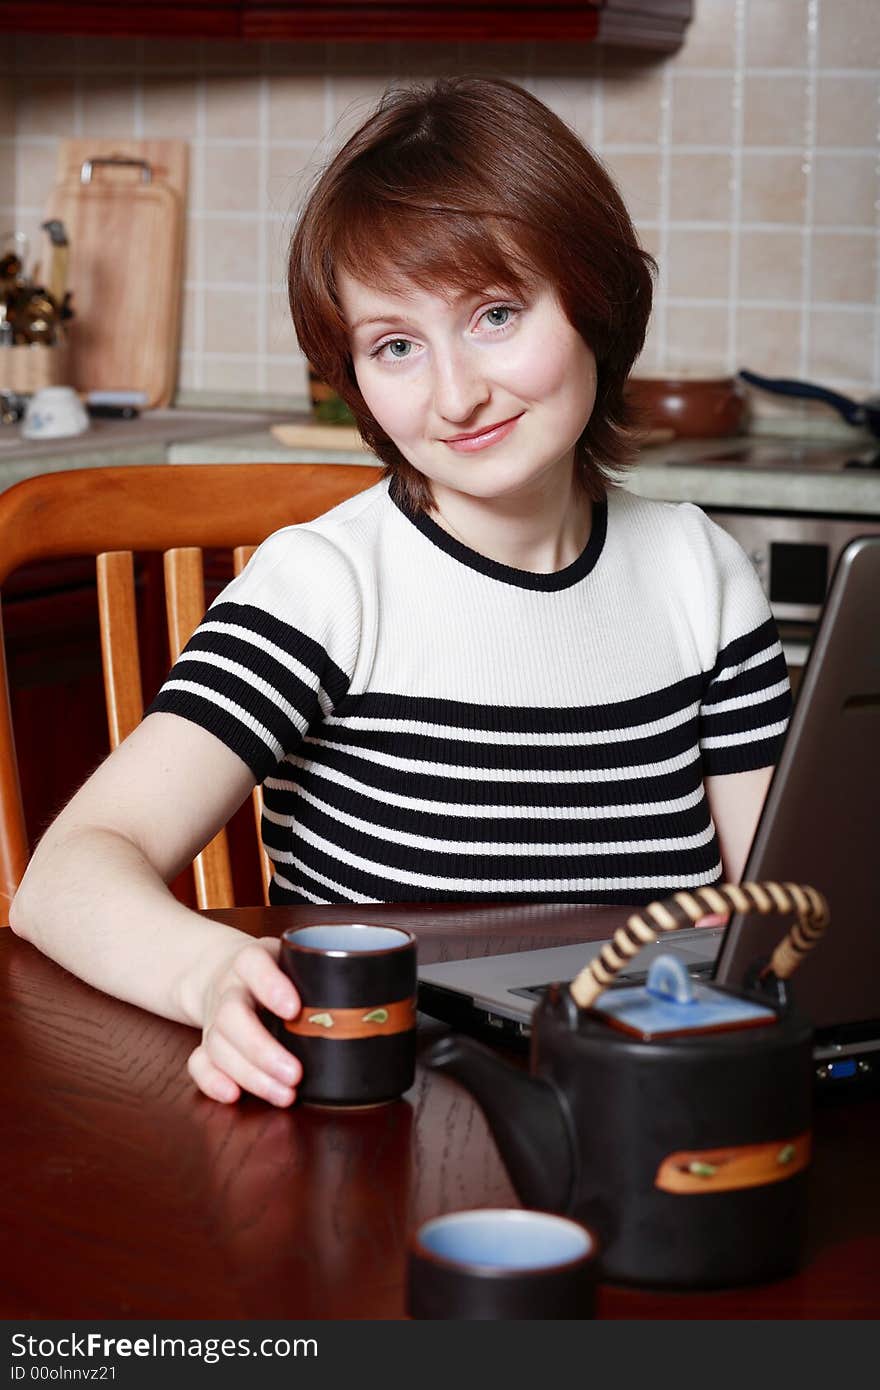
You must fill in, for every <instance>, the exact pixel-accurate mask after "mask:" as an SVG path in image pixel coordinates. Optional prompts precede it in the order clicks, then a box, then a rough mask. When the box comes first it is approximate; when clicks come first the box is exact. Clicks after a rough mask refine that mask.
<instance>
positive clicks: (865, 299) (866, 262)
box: [811, 232, 876, 305]
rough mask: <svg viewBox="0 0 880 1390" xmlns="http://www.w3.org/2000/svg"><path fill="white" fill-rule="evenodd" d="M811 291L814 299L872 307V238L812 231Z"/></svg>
mask: <svg viewBox="0 0 880 1390" xmlns="http://www.w3.org/2000/svg"><path fill="white" fill-rule="evenodd" d="M811 260H812V274H811V282H812V284H811V289H812V298H813V299H814V300H827V301H836V302H838V303H841V304H865V305H869V304H873V302H874V288H875V276H876V270H875V265H874V237H873V235H870V236H847V235H838V236H835V235H834V234H833V233H823V232H814V233H813V237H812V254H811Z"/></svg>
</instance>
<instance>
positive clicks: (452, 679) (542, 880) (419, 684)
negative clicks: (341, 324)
mask: <svg viewBox="0 0 880 1390" xmlns="http://www.w3.org/2000/svg"><path fill="white" fill-rule="evenodd" d="M790 708H791V696H790V690H789V683H788V675H787V671H786V666H785V661H784V658H783V655H782V651H781V648H780V644H779V639H778V635H777V632H776V629H775V625H774V623H773V620H772V617H771V615H770V611H769V608H768V605H767V601H766V598H765V596H764V593H763V591H762V589H761V587H760V584H759V582H758V580H757V577H756V575H755V573H754V570H753V568H752V566H751V564H750V562H749V560H748V558H747V557H746V556H745V554H744V553H743V551H742V550H741V549H740V548H739V546H738V545H737V544H736V542H735V541H734V540H733V539H732V538H731V537H730V536H728V535H727V533H726V532H724V531H723V530H721V528H719V527H718V526H716V525H715V524H714V523H713V522H711V521H710V520H709V519H708V517H706V515H705V514H704V513H703V512H702V511H700V509H699V508H698V507H695V506H693V505H691V504H690V503H682V504H671V503H665V502H655V501H649V500H647V499H644V498H640V497H636V496H634V495H633V494H631V493H628V492H626V491H623V490H621V489H612V490H611V491H610V492H609V494H608V497H607V500H606V501H605V502H603V503H601V504H598V505H594V511H593V526H592V532H591V535H590V538H589V541H588V543H587V545H586V547H585V549H584V550H583V552H582V553H581V555H580V556H579V557H578V558H577V559H576V560H575V561H574V562H573V563H572V564H571V565H569V566H568V567H567V568H566V569H563V570H559V571H557V572H555V573H552V574H535V573H532V572H530V571H525V570H518V569H513V568H510V567H508V566H506V565H502V564H499V563H497V562H496V561H493V560H489V559H487V558H486V557H484V556H482V555H480V554H478V553H477V552H476V551H473V550H470V549H468V548H467V547H466V546H464V545H462V544H461V543H460V542H459V541H457V540H454V539H453V538H452V537H451V536H449V535H448V534H447V533H446V532H445V531H444V530H442V529H441V528H440V527H439V526H438V525H437V524H436V523H435V522H434V521H433V520H432V519H431V518H430V517H428V516H426V515H425V514H423V513H419V514H412V513H410V512H408V511H407V510H406V509H405V508H404V506H403V505H402V504H400V503H398V502H397V501H396V500H395V498H394V495H393V493H392V492H391V491H390V490H389V485H388V483H387V482H383V483H379V484H378V485H377V486H375V487H373V488H370V489H369V490H368V491H367V492H364V493H361V494H360V495H359V496H357V497H354V498H351V499H349V500H348V501H346V502H344V503H343V504H342V505H341V506H338V507H336V508H334V509H333V510H332V511H330V512H328V513H327V514H326V515H325V516H323V517H320V518H319V519H318V520H317V521H314V522H311V523H309V524H306V525H301V526H293V527H288V528H286V529H284V530H282V531H278V532H276V533H275V534H274V535H273V536H271V537H270V538H269V539H268V540H267V541H266V542H265V543H264V544H263V545H262V546H261V547H260V548H259V550H258V551H257V553H256V554H255V556H254V558H253V559H252V560H251V562H250V564H249V565H248V566H247V568H246V570H245V571H244V573H243V574H241V575H240V576H239V577H238V578H237V579H235V580H233V582H232V583H231V584H230V585H229V586H228V587H227V588H226V589H225V590H224V592H223V593H222V594H221V595H220V596H219V598H218V599H217V600H216V602H215V603H214V604H212V606H211V608H210V609H209V610H208V613H207V614H206V616H205V620H204V622H203V623H202V624H201V626H200V627H199V628H198V630H197V631H196V633H195V634H194V635H193V638H192V640H191V641H190V642H189V644H188V645H187V647H186V649H185V650H184V652H183V653H182V654H181V656H180V658H179V660H178V661H177V663H176V664H175V666H174V668H173V670H172V671H171V673H170V675H169V677H168V679H167V680H166V682H165V684H164V685H163V687H162V689H161V691H160V692H159V694H158V696H157V698H156V700H155V701H154V702H153V704H152V705H151V707H150V709H151V711H155V710H164V711H170V712H172V713H174V714H177V715H180V716H182V717H183V718H185V719H189V720H192V721H194V722H195V723H197V724H199V725H201V726H202V727H203V728H205V729H207V730H209V731H210V732H211V733H212V734H214V735H216V737H217V738H219V739H221V740H222V741H223V743H224V744H226V746H227V747H229V748H230V749H232V750H233V751H234V752H235V753H236V754H238V756H239V757H241V758H242V759H243V760H244V761H245V762H246V763H247V765H248V767H249V768H250V769H251V771H252V772H253V775H254V778H255V779H256V781H257V782H261V783H262V784H263V787H264V793H265V815H264V818H263V840H264V843H265V845H266V848H267V850H268V853H269V855H270V857H271V859H272V861H273V865H274V878H273V883H272V890H271V900H272V902H274V903H341V902H354V903H368V902H416V901H442V900H457V901H469V900H470V901H476V900H480V899H489V898H491V899H493V900H495V901H520V902H528V901H532V902H541V901H568V902H583V903H621V902H626V903H645V902H649V901H651V900H652V899H653V898H655V897H658V896H659V897H664V896H666V895H667V894H668V893H670V892H672V891H674V890H676V889H678V888H683V887H693V886H696V885H699V884H708V883H714V882H718V881H720V878H721V863H720V855H719V847H718V841H717V838H716V835H715V828H714V825H713V823H712V818H711V815H710V812H709V806H708V803H707V800H706V796H705V791H704V778H705V777H706V776H711V775H717V774H721V773H731V772H741V771H746V770H748V769H753V768H761V767H766V766H769V765H771V764H773V763H774V762H775V760H776V757H777V754H778V751H779V747H780V743H781V740H782V736H783V734H784V731H785V728H786V725H787V721H788V716H789V713H790Z"/></svg>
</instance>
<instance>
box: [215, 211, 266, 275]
mask: <svg viewBox="0 0 880 1390" xmlns="http://www.w3.org/2000/svg"><path fill="white" fill-rule="evenodd" d="M259 256H260V224H259V222H257V221H253V222H243V221H241V220H240V219H235V218H233V219H230V220H229V221H226V220H225V219H224V218H213V217H212V218H211V220H210V222H207V223H206V224H205V251H204V278H205V279H206V280H209V281H211V282H212V283H213V284H218V283H222V282H223V281H226V280H231V281H233V282H234V283H238V284H247V285H256V284H257V283H258V282H259Z"/></svg>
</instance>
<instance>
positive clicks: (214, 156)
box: [203, 145, 260, 212]
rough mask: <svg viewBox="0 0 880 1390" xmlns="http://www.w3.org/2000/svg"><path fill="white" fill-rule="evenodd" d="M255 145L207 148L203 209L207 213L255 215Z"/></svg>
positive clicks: (257, 180)
mask: <svg viewBox="0 0 880 1390" xmlns="http://www.w3.org/2000/svg"><path fill="white" fill-rule="evenodd" d="M258 150H259V147H258V146H257V145H250V146H248V145H244V146H241V145H239V146H234V145H230V146H223V145H208V146H207V147H206V148H205V151H204V179H203V187H204V206H205V209H206V210H207V211H209V212H255V211H256V210H257V209H258V207H259V198H260V173H259V158H258Z"/></svg>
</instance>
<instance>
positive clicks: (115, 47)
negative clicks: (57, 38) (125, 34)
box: [75, 34, 138, 73]
mask: <svg viewBox="0 0 880 1390" xmlns="http://www.w3.org/2000/svg"><path fill="white" fill-rule="evenodd" d="M75 52H76V63H77V67H78V68H79V69H80V71H81V72H86V71H88V72H94V71H99V70H101V69H103V70H110V71H112V72H115V73H121V72H132V73H133V72H134V71H135V69H136V68H137V66H138V40H137V39H126V38H113V37H103V36H101V35H98V34H86V35H84V36H83V37H82V38H81V39H79V40H78V43H77V47H76V50H75Z"/></svg>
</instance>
